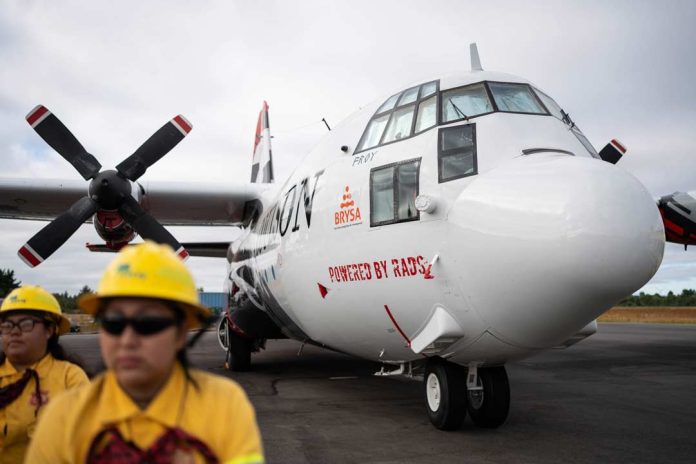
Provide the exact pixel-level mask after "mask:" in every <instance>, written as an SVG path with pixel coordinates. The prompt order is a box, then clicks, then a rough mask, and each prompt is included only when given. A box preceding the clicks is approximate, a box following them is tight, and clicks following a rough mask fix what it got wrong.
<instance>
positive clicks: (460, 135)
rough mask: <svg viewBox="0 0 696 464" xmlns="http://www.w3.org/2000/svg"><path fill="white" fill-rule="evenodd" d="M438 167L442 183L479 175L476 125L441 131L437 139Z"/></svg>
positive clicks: (454, 127)
mask: <svg viewBox="0 0 696 464" xmlns="http://www.w3.org/2000/svg"><path fill="white" fill-rule="evenodd" d="M437 165H438V166H437V167H438V169H437V171H438V180H439V182H440V183H442V182H448V181H450V180H454V179H459V178H462V177H468V176H473V175H476V174H478V162H477V159H476V124H465V125H460V126H453V127H444V128H442V129H440V131H439V132H438V137H437Z"/></svg>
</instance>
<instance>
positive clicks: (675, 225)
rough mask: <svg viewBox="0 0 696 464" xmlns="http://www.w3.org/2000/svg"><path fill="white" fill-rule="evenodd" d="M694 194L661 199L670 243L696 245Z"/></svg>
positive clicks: (674, 194)
mask: <svg viewBox="0 0 696 464" xmlns="http://www.w3.org/2000/svg"><path fill="white" fill-rule="evenodd" d="M693 194H694V192H689V193H684V192H675V193H673V194H671V195H667V196H664V197H662V198H660V201H659V202H658V204H657V207H658V208H659V209H660V214H661V215H662V221H663V222H664V224H665V235H666V238H667V241H668V242H673V243H681V244H683V245H684V246H686V245H696V198H694V196H693Z"/></svg>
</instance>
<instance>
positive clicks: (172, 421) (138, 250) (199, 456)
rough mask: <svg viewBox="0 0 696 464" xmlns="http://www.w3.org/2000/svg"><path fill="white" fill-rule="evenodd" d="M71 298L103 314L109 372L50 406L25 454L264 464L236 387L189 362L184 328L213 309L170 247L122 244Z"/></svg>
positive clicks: (55, 458) (34, 458)
mask: <svg viewBox="0 0 696 464" xmlns="http://www.w3.org/2000/svg"><path fill="white" fill-rule="evenodd" d="M78 306H79V307H80V308H81V309H82V310H84V311H85V312H87V313H90V314H94V315H95V316H96V318H97V320H98V321H99V322H100V325H101V327H100V330H99V344H100V347H101V352H102V358H103V360H104V364H105V365H106V367H107V370H106V372H105V373H103V374H102V375H100V376H98V377H97V378H96V379H94V381H93V382H92V384H91V385H89V386H88V387H87V388H82V389H79V390H76V391H71V392H70V393H69V394H66V395H63V396H62V397H60V398H58V399H57V400H56V401H54V402H52V403H51V404H50V405H49V407H48V408H47V409H46V411H45V413H44V417H43V418H42V420H41V422H40V423H39V426H38V427H37V430H36V434H35V437H34V440H33V442H32V444H31V446H30V448H29V451H28V453H27V460H26V462H31V463H71V462H85V463H107V462H119V463H136V462H158V463H165V462H172V463H174V462H187V463H188V462H191V463H193V462H196V463H201V462H205V463H218V462H219V463H230V464H254V463H263V462H264V457H263V451H262V446H261V437H260V434H259V430H258V425H257V423H256V417H255V413H254V409H253V407H252V406H251V403H250V402H249V400H248V398H247V396H246V394H245V393H244V391H243V390H242V389H241V387H240V386H239V385H237V384H236V383H235V382H233V381H231V380H229V379H226V378H223V377H219V376H216V375H213V374H210V373H206V372H203V371H199V370H196V369H192V368H190V367H189V365H188V361H187V359H186V347H187V338H188V332H189V330H191V329H195V328H205V327H206V326H207V322H208V320H209V318H210V312H209V310H208V309H207V308H206V307H204V306H203V305H201V304H200V303H199V301H198V292H197V290H196V286H195V284H194V281H193V278H192V276H191V274H190V272H189V271H188V269H187V268H186V266H185V265H184V264H183V262H182V261H181V260H180V258H179V257H177V255H176V254H175V253H174V252H173V251H172V249H171V248H169V247H168V246H166V245H157V244H155V243H153V242H149V241H146V242H145V243H143V244H139V245H133V246H129V247H126V248H124V249H123V250H122V251H121V252H120V253H119V254H118V256H117V257H116V259H115V260H114V261H113V262H112V263H111V264H110V265H109V266H108V267H107V269H106V271H105V272H104V275H103V276H102V279H101V281H100V283H99V286H98V288H97V292H96V294H90V295H85V296H83V297H82V298H81V299H80V300H79V302H78ZM201 330H202V329H201ZM201 333H202V332H201V331H199V332H198V333H197V334H196V335H200V334H201ZM195 339H196V336H194V338H193V339H192V340H195ZM189 345H190V343H189Z"/></svg>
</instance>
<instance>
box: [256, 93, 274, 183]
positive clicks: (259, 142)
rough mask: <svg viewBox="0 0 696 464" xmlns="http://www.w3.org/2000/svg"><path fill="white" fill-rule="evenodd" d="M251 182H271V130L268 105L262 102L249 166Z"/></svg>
mask: <svg viewBox="0 0 696 464" xmlns="http://www.w3.org/2000/svg"><path fill="white" fill-rule="evenodd" d="M251 182H253V183H257V184H261V183H271V182H273V157H272V156H271V130H270V128H269V125H268V103H266V102H265V101H264V102H263V106H262V107H261V112H260V113H259V120H258V122H257V123H256V136H255V137H254V157H253V159H252V164H251Z"/></svg>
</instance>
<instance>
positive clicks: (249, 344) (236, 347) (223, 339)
mask: <svg viewBox="0 0 696 464" xmlns="http://www.w3.org/2000/svg"><path fill="white" fill-rule="evenodd" d="M217 335H218V343H220V346H221V347H222V349H223V350H225V352H226V356H225V368H226V369H228V370H230V371H235V372H245V371H248V370H250V369H251V352H252V351H253V349H254V341H253V340H251V339H250V338H247V337H244V336H243V335H240V334H237V333H236V332H234V331H233V330H232V328H231V327H230V326H229V324H228V321H227V318H226V317H223V318H222V319H220V322H219V324H218V327H217Z"/></svg>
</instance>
